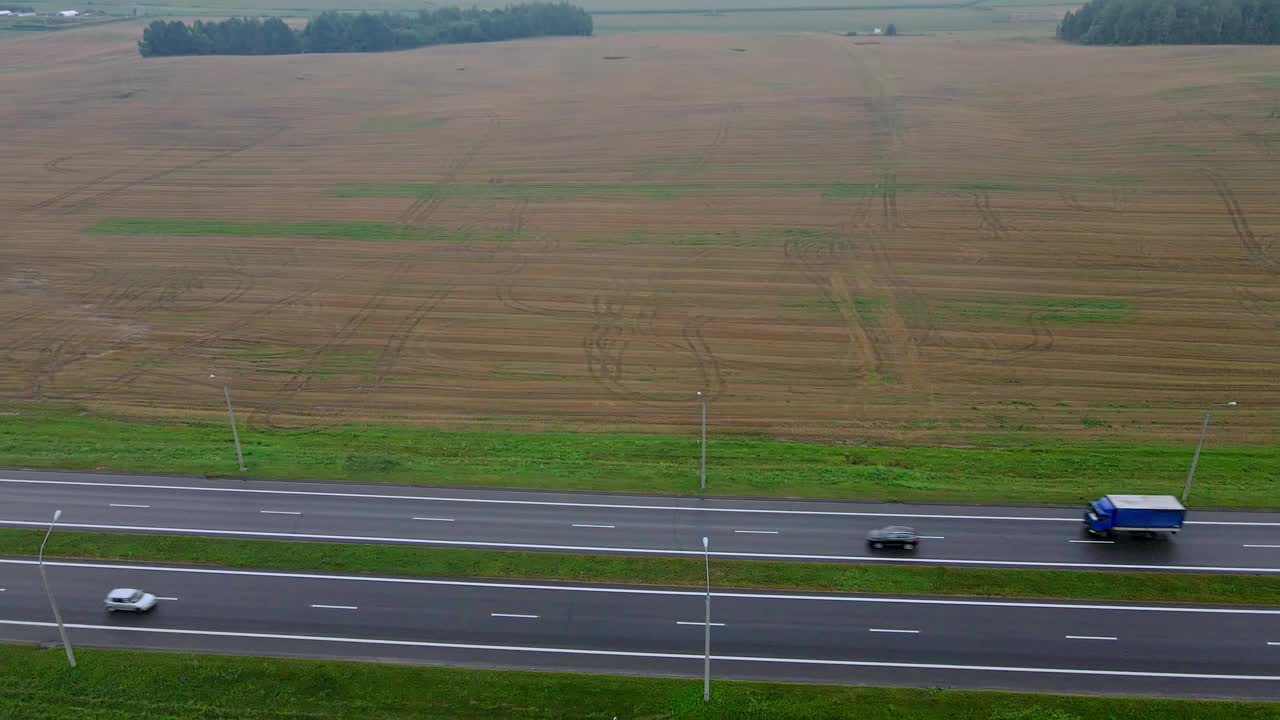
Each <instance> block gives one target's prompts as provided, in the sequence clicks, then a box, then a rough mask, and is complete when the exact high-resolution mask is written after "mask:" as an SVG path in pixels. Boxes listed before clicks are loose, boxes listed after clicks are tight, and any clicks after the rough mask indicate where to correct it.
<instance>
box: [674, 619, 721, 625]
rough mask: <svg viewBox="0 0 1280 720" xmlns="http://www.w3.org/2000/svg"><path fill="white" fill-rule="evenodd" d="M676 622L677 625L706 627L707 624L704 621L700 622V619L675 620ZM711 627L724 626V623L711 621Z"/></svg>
mask: <svg viewBox="0 0 1280 720" xmlns="http://www.w3.org/2000/svg"><path fill="white" fill-rule="evenodd" d="M676 624H677V625H697V626H698V627H706V626H707V624H706V623H705V622H701V621H699V622H689V621H687V620H677V621H676ZM711 627H724V623H718V622H713V623H711Z"/></svg>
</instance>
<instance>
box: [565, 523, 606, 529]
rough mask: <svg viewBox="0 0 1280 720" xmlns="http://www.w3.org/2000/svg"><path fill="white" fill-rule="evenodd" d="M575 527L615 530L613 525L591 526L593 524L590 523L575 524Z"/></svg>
mask: <svg viewBox="0 0 1280 720" xmlns="http://www.w3.org/2000/svg"><path fill="white" fill-rule="evenodd" d="M573 527H580V528H604V529H605V530H613V529H614V526H613V525H591V524H589V523H574V524H573Z"/></svg>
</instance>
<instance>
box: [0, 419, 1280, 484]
mask: <svg viewBox="0 0 1280 720" xmlns="http://www.w3.org/2000/svg"><path fill="white" fill-rule="evenodd" d="M0 413H3V414H0V466H7V467H30V468H57V469H64V470H110V471H120V472H148V473H170V474H192V475H211V476H236V475H238V468H237V465H236V460H235V453H234V450H233V448H232V445H231V437H230V432H229V430H228V428H227V426H226V424H225V422H214V421H208V422H206V421H179V420H156V419H147V420H130V419H123V418H113V417H105V416H99V415H94V414H91V413H87V412H80V411H78V410H76V409H75V408H67V407H64V406H53V405H48V404H25V403H8V404H5V405H4V406H0ZM240 439H241V441H242V442H243V443H244V453H245V462H246V464H247V465H248V468H249V472H250V473H252V475H253V476H255V477H262V478H299V479H313V480H353V481H365V482H388V483H404V484H418V485H471V486H489V487H511V488H540V489H558V490H592V491H611V492H635V493H669V494H685V495H688V494H696V493H697V490H698V440H697V438H696V437H680V436H672V435H642V434H622V433H611V434H605V433H600V434H592V433H575V432H537V433H534V432H498V431H491V430H484V431H448V430H436V429H430V428H423V427H413V426H406V425H392V424H361V425H336V426H333V427H330V428H324V429H314V430H303V431H296V430H280V429H273V428H268V427H262V426H256V425H255V426H248V427H244V426H242V428H241V432H240ZM1020 443H1021V444H1019V445H1013V446H1001V447H989V446H976V447H939V446H931V447H922V446H900V447H862V446H854V445H837V444H821V443H806V442H786V441H780V440H768V439H752V438H738V437H714V436H713V437H712V438H711V439H710V441H709V443H708V456H707V457H708V468H707V487H708V489H709V490H710V491H711V492H712V493H714V494H717V495H741V496H760V497H796V498H832V499H860V500H884V501H903V502H906V501H928V502H969V503H1012V504H1018V503H1022V504H1055V503H1056V504H1065V505H1077V504H1080V503H1083V502H1085V501H1087V500H1090V499H1095V498H1097V497H1100V496H1101V495H1104V494H1107V493H1116V492H1125V493H1152V494H1172V493H1177V492H1180V491H1181V489H1182V483H1183V481H1184V480H1185V478H1186V472H1187V465H1188V463H1189V462H1190V455H1191V448H1189V447H1185V446H1181V445H1173V444H1154V443H1145V444H1144V443H1105V442H1099V443H1065V442H1054V441H1047V440H1046V441H1038V440H1021V441H1020ZM1276 477H1280V444H1276V443H1273V444H1269V445H1259V446H1249V447H1238V446H1237V447H1232V446H1223V445H1211V446H1210V447H1208V448H1207V449H1206V451H1205V453H1204V455H1203V456H1202V457H1201V459H1200V465H1199V467H1198V468H1197V470H1196V486H1195V490H1194V492H1193V494H1192V497H1191V503H1192V505H1193V507H1227V508H1229V507H1235V508H1280V493H1277V492H1276V491H1275V482H1274V478H1276Z"/></svg>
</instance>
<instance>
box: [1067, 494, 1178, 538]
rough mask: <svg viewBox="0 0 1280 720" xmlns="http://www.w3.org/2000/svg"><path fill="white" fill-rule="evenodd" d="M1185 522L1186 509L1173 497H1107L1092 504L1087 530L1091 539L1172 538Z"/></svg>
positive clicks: (1086, 519)
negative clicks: (1140, 535)
mask: <svg viewBox="0 0 1280 720" xmlns="http://www.w3.org/2000/svg"><path fill="white" fill-rule="evenodd" d="M1186 518H1187V509H1186V508H1185V507H1183V505H1182V503H1181V502H1179V501H1178V498H1176V497H1173V496H1172V495H1106V496H1104V497H1102V498H1101V499H1098V500H1094V501H1093V502H1091V503H1089V508H1088V509H1087V510H1085V511H1084V526H1085V528H1086V529H1087V530H1088V531H1089V533H1090V534H1091V535H1106V536H1114V535H1115V534H1116V533H1121V532H1135V533H1143V534H1146V535H1149V536H1150V535H1155V534H1159V533H1168V534H1170V535H1172V534H1174V533H1177V532H1178V531H1179V530H1181V529H1182V524H1183V522H1185V521H1186Z"/></svg>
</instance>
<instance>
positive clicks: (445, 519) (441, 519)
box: [414, 517, 453, 522]
mask: <svg viewBox="0 0 1280 720" xmlns="http://www.w3.org/2000/svg"><path fill="white" fill-rule="evenodd" d="M414 520H433V521H435V522H453V518H429V517H416V518H414Z"/></svg>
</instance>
